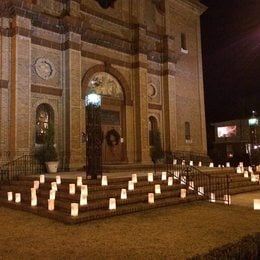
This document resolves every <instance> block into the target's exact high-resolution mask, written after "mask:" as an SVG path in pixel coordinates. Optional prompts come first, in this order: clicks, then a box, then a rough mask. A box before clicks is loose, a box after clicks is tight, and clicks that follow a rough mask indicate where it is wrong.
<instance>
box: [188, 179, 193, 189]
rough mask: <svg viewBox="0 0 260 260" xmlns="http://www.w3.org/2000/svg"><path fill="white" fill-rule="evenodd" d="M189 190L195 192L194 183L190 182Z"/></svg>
mask: <svg viewBox="0 0 260 260" xmlns="http://www.w3.org/2000/svg"><path fill="white" fill-rule="evenodd" d="M189 190H194V181H189Z"/></svg>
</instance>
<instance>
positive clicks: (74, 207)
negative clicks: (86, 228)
mask: <svg viewBox="0 0 260 260" xmlns="http://www.w3.org/2000/svg"><path fill="white" fill-rule="evenodd" d="M70 215H71V216H72V217H77V216H78V215H79V204H78V203H71V204H70Z"/></svg>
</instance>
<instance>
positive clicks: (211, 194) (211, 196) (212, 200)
mask: <svg viewBox="0 0 260 260" xmlns="http://www.w3.org/2000/svg"><path fill="white" fill-rule="evenodd" d="M209 201H210V202H216V196H215V193H210V200H209Z"/></svg>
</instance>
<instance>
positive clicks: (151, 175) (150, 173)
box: [148, 172, 153, 182]
mask: <svg viewBox="0 0 260 260" xmlns="http://www.w3.org/2000/svg"><path fill="white" fill-rule="evenodd" d="M148 182H153V173H152V172H148Z"/></svg>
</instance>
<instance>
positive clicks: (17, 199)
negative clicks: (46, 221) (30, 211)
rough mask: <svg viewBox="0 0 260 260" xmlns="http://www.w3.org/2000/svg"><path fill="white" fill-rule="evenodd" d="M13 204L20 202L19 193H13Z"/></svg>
mask: <svg viewBox="0 0 260 260" xmlns="http://www.w3.org/2000/svg"><path fill="white" fill-rule="evenodd" d="M15 202H16V203H20V202H21V193H15Z"/></svg>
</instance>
